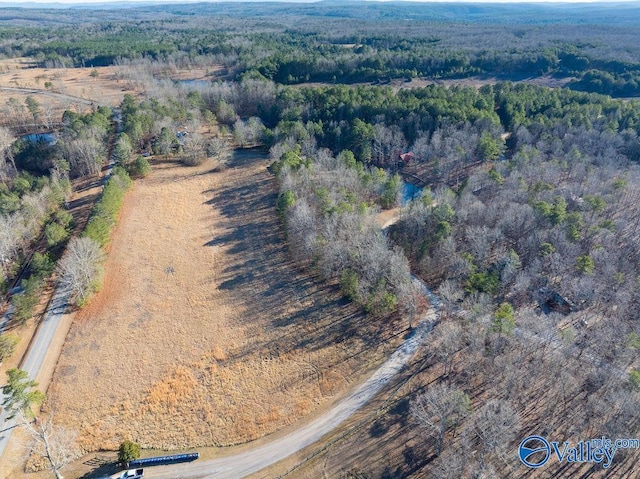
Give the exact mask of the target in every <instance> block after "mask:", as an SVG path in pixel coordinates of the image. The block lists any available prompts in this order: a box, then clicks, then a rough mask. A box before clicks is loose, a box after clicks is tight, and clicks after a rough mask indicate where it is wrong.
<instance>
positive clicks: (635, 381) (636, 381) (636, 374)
mask: <svg viewBox="0 0 640 479" xmlns="http://www.w3.org/2000/svg"><path fill="white" fill-rule="evenodd" d="M629 386H631V388H632V389H633V390H634V391H640V371H638V370H637V369H634V370H632V371H631V372H630V373H629Z"/></svg>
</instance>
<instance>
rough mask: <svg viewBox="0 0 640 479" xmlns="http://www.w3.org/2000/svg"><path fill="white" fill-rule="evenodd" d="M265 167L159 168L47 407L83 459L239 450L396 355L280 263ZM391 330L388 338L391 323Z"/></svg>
mask: <svg viewBox="0 0 640 479" xmlns="http://www.w3.org/2000/svg"><path fill="white" fill-rule="evenodd" d="M266 165H267V162H266V160H264V159H263V157H262V156H258V154H256V153H254V152H242V153H241V154H239V155H238V156H237V157H236V158H235V159H234V161H233V164H232V166H231V167H230V168H228V169H227V170H225V171H222V172H210V171H208V169H207V166H203V167H198V168H186V167H183V166H181V165H178V164H176V163H172V162H166V163H160V164H156V165H155V168H154V171H153V173H152V174H151V175H150V176H149V177H148V178H147V179H145V180H142V181H140V182H138V183H137V184H136V186H135V187H134V190H133V192H131V193H129V195H128V197H127V199H126V203H125V208H124V210H123V213H122V217H121V220H120V222H119V225H118V228H117V230H116V233H115V236H114V239H113V243H112V246H111V252H110V255H109V259H108V262H107V264H106V278H105V283H104V287H103V290H102V292H101V293H99V294H98V295H97V296H96V298H95V299H94V301H93V302H92V303H91V304H90V305H89V306H88V307H87V308H86V309H85V310H83V311H82V312H81V313H79V315H78V317H77V319H76V322H75V324H74V325H73V327H72V329H71V332H70V334H69V336H68V338H67V342H66V344H65V347H64V350H63V352H62V355H61V357H60V360H59V363H58V365H57V368H56V373H55V377H54V380H53V383H52V386H51V387H50V389H49V391H48V394H49V397H50V400H49V405H48V408H47V409H49V410H52V411H54V412H55V415H56V418H57V421H58V422H60V423H62V424H64V425H66V426H68V427H72V428H74V429H77V430H78V431H80V435H81V436H80V437H81V442H82V444H83V446H84V447H85V448H87V449H89V450H97V449H100V448H116V447H117V446H118V444H119V443H120V442H121V441H122V440H123V439H133V440H135V441H138V442H140V443H141V444H142V445H143V446H144V447H157V448H168V449H175V448H180V447H185V446H200V445H211V444H215V445H223V444H233V443H240V442H244V441H248V440H250V439H254V438H257V437H260V436H262V435H264V434H267V433H269V432H272V431H275V430H277V429H279V428H281V427H283V426H285V425H287V424H291V423H292V422H294V421H295V420H296V419H298V418H300V417H302V416H304V415H306V414H309V413H310V412H311V411H313V410H316V409H318V408H319V407H320V406H321V405H322V404H324V403H327V402H328V401H329V400H330V398H331V397H332V396H334V395H335V394H337V393H339V392H340V391H341V390H344V388H345V387H347V386H348V384H349V382H350V380H351V379H352V378H355V376H357V375H358V373H362V372H363V371H364V370H366V369H367V368H368V367H371V366H372V365H373V364H374V363H376V362H379V361H380V360H381V359H382V357H383V355H384V354H385V353H386V352H388V351H389V350H390V349H391V348H392V347H393V346H394V345H395V344H397V340H388V337H389V336H391V334H392V333H391V332H390V331H386V330H382V328H380V329H379V328H377V327H375V326H373V325H372V324H374V322H373V321H370V320H368V319H366V318H364V317H363V316H362V315H361V314H360V313H359V312H358V311H357V310H356V309H355V308H353V307H352V306H351V305H349V304H347V303H345V302H344V301H343V300H342V299H341V298H340V296H339V294H337V291H336V289H335V288H333V287H328V286H322V285H320V284H319V283H317V282H314V280H313V279H312V278H309V277H308V276H306V275H304V274H301V273H300V272H299V271H298V270H297V269H296V268H295V266H294V265H292V264H290V263H289V262H288V261H287V254H286V247H285V245H284V242H283V236H282V233H281V229H280V227H279V224H278V221H277V216H276V214H275V203H276V186H275V182H274V179H273V178H272V177H271V176H270V175H269V174H268V172H267V171H266ZM387 324H388V323H387Z"/></svg>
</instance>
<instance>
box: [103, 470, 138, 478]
mask: <svg viewBox="0 0 640 479" xmlns="http://www.w3.org/2000/svg"><path fill="white" fill-rule="evenodd" d="M143 477H144V469H128V470H126V471H123V472H119V473H118V474H116V475H114V476H111V479H142V478H143Z"/></svg>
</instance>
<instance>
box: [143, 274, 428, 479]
mask: <svg viewBox="0 0 640 479" xmlns="http://www.w3.org/2000/svg"><path fill="white" fill-rule="evenodd" d="M413 281H414V282H416V284H418V285H419V286H420V287H421V288H422V289H423V291H424V292H425V295H426V296H428V297H429V300H430V301H431V304H432V306H433V308H432V309H430V310H429V311H428V312H427V314H426V315H425V318H424V319H423V320H422V321H421V323H420V325H419V326H418V327H417V328H416V329H415V330H414V331H413V334H412V335H411V336H410V337H409V338H408V339H407V340H406V341H405V342H404V343H403V344H402V346H400V347H399V348H398V349H397V350H396V351H395V352H394V353H393V354H392V355H391V356H390V357H389V359H387V361H386V362H385V363H384V364H382V366H380V368H379V369H378V370H377V371H376V372H375V373H373V375H371V377H369V379H367V380H366V381H365V382H364V383H363V384H361V385H360V386H359V387H358V388H357V389H356V390H355V391H353V392H352V393H351V394H350V395H349V396H348V397H346V398H345V399H343V400H342V401H340V402H339V403H337V404H336V405H335V406H333V407H332V408H331V409H330V410H329V411H327V412H326V413H324V414H322V415H321V416H319V417H317V418H316V419H315V420H313V421H312V422H310V423H309V424H306V425H304V426H302V427H301V428H300V429H297V430H295V431H293V432H292V433H290V434H288V435H286V436H284V437H282V438H280V439H276V440H274V441H272V442H269V443H267V444H265V445H262V446H259V447H256V448H254V449H251V450H248V451H245V452H242V453H239V454H235V455H232V456H228V457H223V458H219V459H211V460H207V461H196V462H192V463H188V464H175V465H170V466H158V467H150V468H146V469H145V477H149V478H167V479H169V478H171V479H176V478H180V479H190V478H216V479H238V478H241V477H245V476H247V475H249V474H252V473H255V472H257V471H260V470H261V469H264V468H265V467H268V466H270V465H272V464H275V463H276V462H278V461H280V460H282V459H284V458H286V457H288V456H290V455H291V454H293V453H295V452H297V451H300V450H302V449H304V448H305V447H307V446H309V445H311V444H313V443H314V442H316V441H318V440H319V439H321V438H322V437H323V436H324V435H325V434H327V433H329V432H331V431H332V430H333V429H335V428H336V427H337V426H338V425H339V424H340V423H342V422H343V421H345V420H346V419H347V418H348V417H349V416H351V415H352V414H353V413H354V412H356V411H357V410H358V409H360V408H361V407H362V406H363V405H364V404H365V403H367V402H368V401H369V400H370V399H371V398H373V396H374V395H375V394H376V393H377V392H378V391H380V389H382V387H383V386H384V385H385V384H387V383H388V382H389V381H390V380H391V379H392V378H393V376H395V375H396V374H397V373H399V372H400V371H401V370H402V368H403V367H404V366H405V365H406V364H407V362H408V361H409V359H411V357H412V356H413V354H414V353H415V352H416V351H417V349H418V348H419V347H420V346H421V345H422V344H423V343H424V342H425V340H426V339H427V336H428V334H429V333H430V332H431V329H432V328H433V325H434V324H435V322H436V321H437V307H438V300H437V298H436V297H435V296H434V295H433V294H432V293H431V292H430V291H429V290H428V289H427V288H426V286H425V285H424V284H423V283H422V282H421V281H419V280H418V279H416V278H413Z"/></svg>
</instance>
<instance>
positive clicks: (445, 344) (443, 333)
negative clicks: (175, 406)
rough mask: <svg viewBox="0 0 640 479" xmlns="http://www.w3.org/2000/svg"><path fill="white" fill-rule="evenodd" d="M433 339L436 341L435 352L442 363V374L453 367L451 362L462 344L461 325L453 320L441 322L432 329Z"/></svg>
mask: <svg viewBox="0 0 640 479" xmlns="http://www.w3.org/2000/svg"><path fill="white" fill-rule="evenodd" d="M434 335H435V338H434V341H437V344H438V348H437V354H438V356H439V357H440V359H441V361H442V363H443V365H444V375H445V376H447V375H448V374H449V373H450V372H451V371H452V369H453V362H454V359H455V355H456V353H457V352H458V350H459V349H460V348H461V347H462V346H463V344H464V337H463V330H462V327H461V326H460V325H459V324H458V323H457V322H455V321H445V322H441V323H440V325H439V326H438V327H437V328H436V329H435V331H434Z"/></svg>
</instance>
